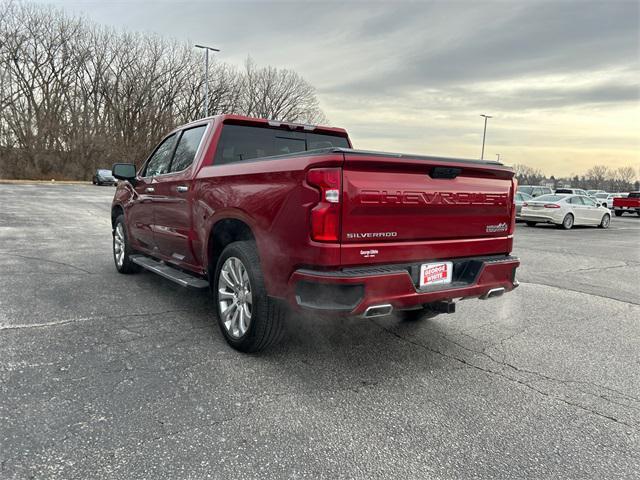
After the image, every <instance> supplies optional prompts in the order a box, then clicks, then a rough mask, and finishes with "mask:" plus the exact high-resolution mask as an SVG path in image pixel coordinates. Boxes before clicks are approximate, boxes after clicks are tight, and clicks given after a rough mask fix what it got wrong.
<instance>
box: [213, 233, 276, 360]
mask: <svg viewBox="0 0 640 480" xmlns="http://www.w3.org/2000/svg"><path fill="white" fill-rule="evenodd" d="M240 243H248V242H234V243H232V244H230V245H227V247H226V248H225V249H224V250H223V251H222V254H221V255H220V258H218V263H217V265H216V270H215V275H214V277H213V285H212V286H211V287H212V288H211V289H212V291H213V300H214V301H215V304H216V316H217V319H218V326H219V327H220V331H221V332H222V334H223V335H224V337H225V339H226V340H227V342H229V343H230V344H231V346H233V347H234V348H236V349H238V350H244V348H243V347H244V346H245V345H249V344H251V343H253V337H254V336H255V333H256V328H257V322H259V321H260V317H259V316H260V315H263V314H264V313H265V312H264V309H265V300H266V292H265V288H264V280H263V279H262V272H261V271H260V266H259V265H254V264H252V262H251V261H250V259H249V258H247V255H246V254H245V252H244V251H243V248H242V247H240V246H239V244H240ZM229 257H236V258H237V259H239V260H240V261H241V262H242V265H243V266H244V269H245V270H246V272H247V275H248V276H249V282H250V283H251V298H252V304H251V322H250V323H249V328H248V329H247V332H246V333H245V334H244V335H243V336H242V337H239V338H236V337H233V336H231V334H230V333H229V332H227V329H226V328H225V326H224V324H223V323H222V314H221V312H220V302H219V301H218V280H219V279H220V271H221V270H222V266H223V265H224V262H226V261H227V259H228V258H229Z"/></svg>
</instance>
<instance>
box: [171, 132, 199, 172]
mask: <svg viewBox="0 0 640 480" xmlns="http://www.w3.org/2000/svg"><path fill="white" fill-rule="evenodd" d="M206 128H207V126H206V125H202V126H200V127H195V128H190V129H188V130H185V131H184V132H182V136H181V137H180V140H179V141H178V146H177V147H176V153H175V155H174V156H173V162H171V172H181V171H182V170H184V169H186V168H188V167H189V166H190V165H191V164H192V163H193V160H194V158H196V152H197V151H198V147H199V146H200V141H201V140H202V136H203V135H204V131H205V130H206Z"/></svg>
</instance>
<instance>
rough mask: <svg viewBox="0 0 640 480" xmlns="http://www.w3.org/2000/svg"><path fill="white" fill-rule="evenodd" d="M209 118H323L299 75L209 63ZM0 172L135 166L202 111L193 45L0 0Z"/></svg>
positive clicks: (60, 173)
mask: <svg viewBox="0 0 640 480" xmlns="http://www.w3.org/2000/svg"><path fill="white" fill-rule="evenodd" d="M209 78H210V89H209V91H210V95H209V112H211V113H213V114H217V113H239V114H245V115H255V116H263V117H269V118H276V119H279V120H284V121H292V122H311V123H317V122H320V121H322V120H324V115H323V114H322V112H321V110H320V108H319V105H318V100H317V98H316V95H315V90H314V89H313V87H312V86H311V85H310V84H308V83H307V82H306V81H305V80H304V79H303V78H302V77H300V76H299V75H298V74H297V73H295V72H293V71H291V70H286V69H277V68H274V67H264V68H260V67H257V66H255V64H253V62H251V61H250V60H248V61H247V64H246V65H245V70H243V71H239V70H238V69H237V68H235V67H234V66H232V65H228V64H225V63H212V64H211V65H210V71H209ZM0 82H1V83H0V175H2V176H3V177H18V178H24V177H29V178H51V177H56V178H84V179H88V178H89V177H90V175H91V172H92V170H94V169H95V168H96V167H98V166H105V165H109V164H111V163H113V162H114V161H133V162H141V161H142V160H144V157H145V155H146V154H147V153H148V151H149V150H150V149H151V148H152V146H153V145H154V144H155V143H157V142H158V141H159V140H160V138H161V137H162V135H163V134H164V133H166V132H167V131H168V130H170V129H172V128H174V127H175V126H176V125H178V124H181V123H185V122H188V121H191V120H195V119H197V118H199V117H200V115H201V112H202V111H203V108H202V107H203V104H202V102H203V98H202V87H203V75H202V62H201V59H200V57H199V56H198V55H197V54H196V52H195V51H194V49H193V48H192V46H191V45H189V44H187V43H184V42H177V41H175V40H167V39H164V38H161V37H158V36H152V35H142V34H136V33H118V32H115V31H113V30H109V29H106V28H102V27H99V26H96V25H95V24H93V23H91V22H89V21H87V20H85V19H81V18H76V17H71V16H68V15H66V14H64V13H62V12H61V11H60V10H56V9H54V8H52V7H42V6H37V5H33V4H28V3H22V2H17V1H13V0H8V1H2V0H0Z"/></svg>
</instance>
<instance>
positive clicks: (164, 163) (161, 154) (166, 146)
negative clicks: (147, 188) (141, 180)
mask: <svg viewBox="0 0 640 480" xmlns="http://www.w3.org/2000/svg"><path fill="white" fill-rule="evenodd" d="M175 143H176V134H175V133H174V134H173V135H171V136H170V137H167V138H166V139H165V140H164V141H163V142H162V143H161V144H160V145H159V146H158V148H156V151H155V152H153V155H151V158H150V159H149V161H148V162H147V167H146V168H145V171H144V173H143V175H142V176H143V177H154V176H156V175H162V174H164V173H167V172H168V171H169V164H170V163H171V155H172V154H173V147H174V146H175Z"/></svg>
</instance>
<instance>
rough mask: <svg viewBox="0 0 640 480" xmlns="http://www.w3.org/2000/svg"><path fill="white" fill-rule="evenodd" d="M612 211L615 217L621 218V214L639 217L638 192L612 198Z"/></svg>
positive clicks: (639, 195) (639, 198) (639, 203)
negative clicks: (633, 214) (635, 214)
mask: <svg viewBox="0 0 640 480" xmlns="http://www.w3.org/2000/svg"><path fill="white" fill-rule="evenodd" d="M613 211H614V212H615V214H616V217H621V216H622V214H623V213H637V214H638V215H640V192H630V193H629V194H628V195H627V196H626V197H620V198H614V199H613Z"/></svg>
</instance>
